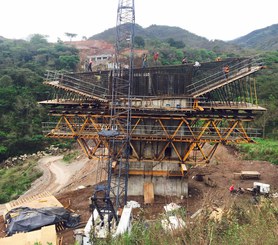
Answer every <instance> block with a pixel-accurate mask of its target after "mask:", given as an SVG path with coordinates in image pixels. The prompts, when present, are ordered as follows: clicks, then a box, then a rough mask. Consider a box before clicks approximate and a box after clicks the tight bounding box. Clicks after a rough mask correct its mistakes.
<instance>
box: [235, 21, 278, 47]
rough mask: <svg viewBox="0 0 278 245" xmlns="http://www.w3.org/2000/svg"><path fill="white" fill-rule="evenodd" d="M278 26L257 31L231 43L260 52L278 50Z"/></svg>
mask: <svg viewBox="0 0 278 245" xmlns="http://www.w3.org/2000/svg"><path fill="white" fill-rule="evenodd" d="M277 40H278V24H275V25H271V26H268V27H265V28H263V29H259V30H255V31H253V32H251V33H249V34H247V35H245V36H243V37H240V38H237V39H235V40H233V41H231V42H230V43H232V44H235V45H241V46H243V47H244V48H252V49H260V50H278V42H277Z"/></svg>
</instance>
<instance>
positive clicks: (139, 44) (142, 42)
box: [134, 36, 145, 48]
mask: <svg viewBox="0 0 278 245" xmlns="http://www.w3.org/2000/svg"><path fill="white" fill-rule="evenodd" d="M134 46H136V47H138V48H144V47H145V40H144V38H143V37H140V36H135V37H134Z"/></svg>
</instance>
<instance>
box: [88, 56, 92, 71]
mask: <svg viewBox="0 0 278 245" xmlns="http://www.w3.org/2000/svg"><path fill="white" fill-rule="evenodd" d="M92 65H93V61H92V59H90V61H89V65H88V71H93V69H92Z"/></svg>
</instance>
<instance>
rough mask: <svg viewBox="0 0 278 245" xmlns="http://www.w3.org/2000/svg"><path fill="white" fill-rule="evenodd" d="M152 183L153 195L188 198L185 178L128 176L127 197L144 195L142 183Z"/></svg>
mask: <svg viewBox="0 0 278 245" xmlns="http://www.w3.org/2000/svg"><path fill="white" fill-rule="evenodd" d="M145 182H152V183H153V185H154V194H155V195H162V196H177V197H180V196H184V197H187V196H188V180H187V178H167V177H151V176H147V177H144V176H129V180H128V195H130V196H132V195H141V196H143V195H144V183H145Z"/></svg>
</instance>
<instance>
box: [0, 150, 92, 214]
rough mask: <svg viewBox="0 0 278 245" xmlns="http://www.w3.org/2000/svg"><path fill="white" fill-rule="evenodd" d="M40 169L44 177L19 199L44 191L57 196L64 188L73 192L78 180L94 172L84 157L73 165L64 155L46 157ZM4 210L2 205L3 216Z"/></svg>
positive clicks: (39, 162)
mask: <svg viewBox="0 0 278 245" xmlns="http://www.w3.org/2000/svg"><path fill="white" fill-rule="evenodd" d="M38 168H39V169H40V170H42V171H43V175H42V176H41V177H40V178H39V179H37V180H36V181H34V183H33V184H32V186H31V188H30V189H29V190H28V191H27V192H25V193H24V194H23V195H21V197H20V198H19V199H21V198H24V197H26V196H33V195H37V194H39V193H42V192H44V191H48V192H50V193H51V194H53V195H56V194H58V193H59V192H61V190H63V189H64V188H67V189H69V190H72V189H73V188H76V185H77V184H78V180H79V179H80V178H81V177H82V176H84V174H86V173H88V172H93V171H94V165H93V161H92V160H89V159H88V158H86V157H84V156H80V157H78V158H77V159H76V160H74V161H73V162H71V163H66V162H65V161H64V160H63V155H58V156H51V155H49V156H44V157H42V158H41V159H39V161H38ZM81 184H83V183H80V185H81ZM70 187H71V188H70ZM4 210H5V205H4V204H3V205H0V215H1V214H3V211H4Z"/></svg>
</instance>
